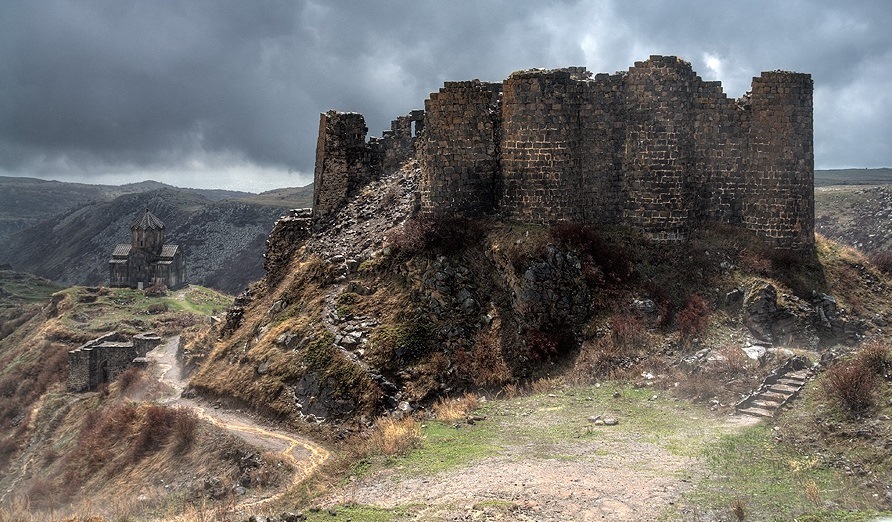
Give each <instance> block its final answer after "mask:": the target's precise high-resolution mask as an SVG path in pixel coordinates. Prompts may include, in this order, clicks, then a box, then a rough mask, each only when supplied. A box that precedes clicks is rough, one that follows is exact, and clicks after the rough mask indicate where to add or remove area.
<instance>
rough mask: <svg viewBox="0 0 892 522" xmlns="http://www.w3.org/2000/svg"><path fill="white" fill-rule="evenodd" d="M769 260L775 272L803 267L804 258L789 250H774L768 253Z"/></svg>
mask: <svg viewBox="0 0 892 522" xmlns="http://www.w3.org/2000/svg"><path fill="white" fill-rule="evenodd" d="M768 259H769V260H770V261H771V268H772V269H773V270H796V269H798V268H800V267H801V266H802V259H803V256H802V254H801V253H799V252H796V251H795V250H790V249H788V248H772V249H770V250H769V251H768Z"/></svg>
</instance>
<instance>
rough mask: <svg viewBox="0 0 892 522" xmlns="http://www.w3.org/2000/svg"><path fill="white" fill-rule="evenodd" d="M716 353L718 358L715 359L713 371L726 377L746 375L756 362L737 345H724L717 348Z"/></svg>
mask: <svg viewBox="0 0 892 522" xmlns="http://www.w3.org/2000/svg"><path fill="white" fill-rule="evenodd" d="M716 353H717V355H718V356H719V358H718V360H717V361H716V368H715V371H716V373H719V374H721V375H724V376H726V377H736V376H740V375H746V374H748V373H749V372H750V371H751V370H753V369H754V368H755V367H756V366H757V364H758V363H757V362H756V361H754V360H752V359H750V358H749V356H747V354H746V352H744V351H743V350H742V349H740V347H738V346H732V345H726V346H723V347H721V348H719V349H718V350H717V351H716Z"/></svg>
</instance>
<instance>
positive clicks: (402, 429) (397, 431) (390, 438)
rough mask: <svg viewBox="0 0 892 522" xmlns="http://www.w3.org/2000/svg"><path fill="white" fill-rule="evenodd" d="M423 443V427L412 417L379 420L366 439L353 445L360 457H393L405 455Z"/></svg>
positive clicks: (361, 439)
mask: <svg viewBox="0 0 892 522" xmlns="http://www.w3.org/2000/svg"><path fill="white" fill-rule="evenodd" d="M420 442H421V425H420V424H419V423H418V421H416V420H415V419H413V418H412V417H409V416H406V417H403V418H401V419H397V418H394V417H385V418H382V419H379V420H378V422H377V424H376V425H375V428H374V429H373V430H372V431H371V432H370V433H369V434H368V435H367V436H366V437H365V438H360V439H359V440H357V441H356V443H355V444H351V447H352V449H353V452H354V453H356V454H358V455H380V456H385V457H393V456H398V455H405V454H406V453H408V452H409V451H410V450H411V449H412V448H415V447H417V446H418V444H419V443H420Z"/></svg>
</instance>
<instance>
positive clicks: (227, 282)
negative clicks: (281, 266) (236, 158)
mask: <svg viewBox="0 0 892 522" xmlns="http://www.w3.org/2000/svg"><path fill="white" fill-rule="evenodd" d="M44 189H45V190H44ZM41 190H43V192H44V194H40V192H41ZM0 194H2V197H0V208H3V211H2V215H3V217H4V218H8V219H7V221H11V222H15V223H22V222H24V223H25V224H26V225H27V226H25V227H24V228H21V227H19V229H18V230H14V231H9V230H8V229H7V232H6V235H5V237H3V236H0V240H2V241H3V244H4V246H5V248H4V249H2V251H0V264H9V265H11V266H12V267H13V268H14V269H16V270H20V271H24V272H29V273H33V274H36V275H39V276H42V277H46V278H48V279H51V280H53V281H56V282H59V283H62V284H66V285H74V284H83V285H101V284H106V283H107V280H108V272H107V270H108V259H109V257H110V255H111V252H112V250H113V249H114V247H115V245H116V244H118V243H127V242H129V241H130V232H129V227H130V223H131V222H132V221H133V219H134V217H135V216H136V214H137V213H138V212H139V211H141V210H143V209H145V208H149V209H151V210H152V212H153V213H155V214H156V215H157V216H158V217H159V218H160V219H161V220H162V221H164V223H165V227H166V237H167V241H168V242H169V243H175V244H179V245H181V247H182V248H183V249H184V251H185V253H186V263H187V279H188V281H189V282H193V283H198V284H202V285H205V286H210V287H213V288H215V289H218V290H222V291H224V292H228V293H238V292H239V291H241V290H242V289H243V288H244V287H245V286H246V285H247V284H249V283H250V282H251V281H254V280H257V279H259V278H260V277H262V275H263V256H262V254H263V251H264V244H265V241H266V237H267V235H268V234H269V232H270V230H271V229H272V227H273V224H274V223H275V222H276V220H277V219H278V218H279V217H280V216H282V215H284V214H286V213H287V211H288V209H290V208H294V207H304V206H309V204H310V201H311V196H312V187H299V188H290V189H279V190H274V191H270V192H266V193H263V194H250V193H243V192H232V191H217V190H199V189H181V188H176V187H170V186H167V185H164V184H161V183H157V182H143V183H138V184H131V185H126V186H121V187H107V186H99V185H82V184H67V183H61V182H46V181H42V180H34V179H28V178H0ZM13 199H16V200H18V203H17V204H16V205H15V206H5V205H3V203H5V202H6V201H5V200H13ZM53 199H56V200H59V201H56V202H54V201H52V200H53ZM29 202H30V203H29ZM59 208H61V210H57V209H59ZM18 216H21V217H18Z"/></svg>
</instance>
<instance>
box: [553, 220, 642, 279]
mask: <svg viewBox="0 0 892 522" xmlns="http://www.w3.org/2000/svg"><path fill="white" fill-rule="evenodd" d="M551 235H552V237H553V238H554V239H555V241H557V242H558V243H559V244H561V245H562V246H564V247H566V248H570V249H572V250H574V251H576V252H577V253H578V254H579V255H580V256H581V257H582V258H583V259H582V262H583V274H584V275H585V276H586V281H587V282H589V283H590V284H593V283H594V284H598V283H599V281H603V280H604V279H606V280H607V281H608V282H612V283H620V282H623V281H625V280H627V279H628V278H629V277H630V276H631V275H632V269H633V268H632V267H633V261H634V256H633V255H632V253H631V252H630V251H628V250H627V249H626V248H624V247H623V246H622V245H618V244H615V243H614V242H610V241H608V240H606V239H605V238H604V237H603V236H602V235H601V234H600V233H599V232H598V230H597V229H596V228H595V227H592V226H590V225H583V224H580V223H559V224H557V225H555V226H554V227H553V228H552V229H551ZM587 263H594V264H595V266H591V265H589V266H588V267H586V264H587ZM596 268H597V270H596ZM589 279H591V281H589Z"/></svg>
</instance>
